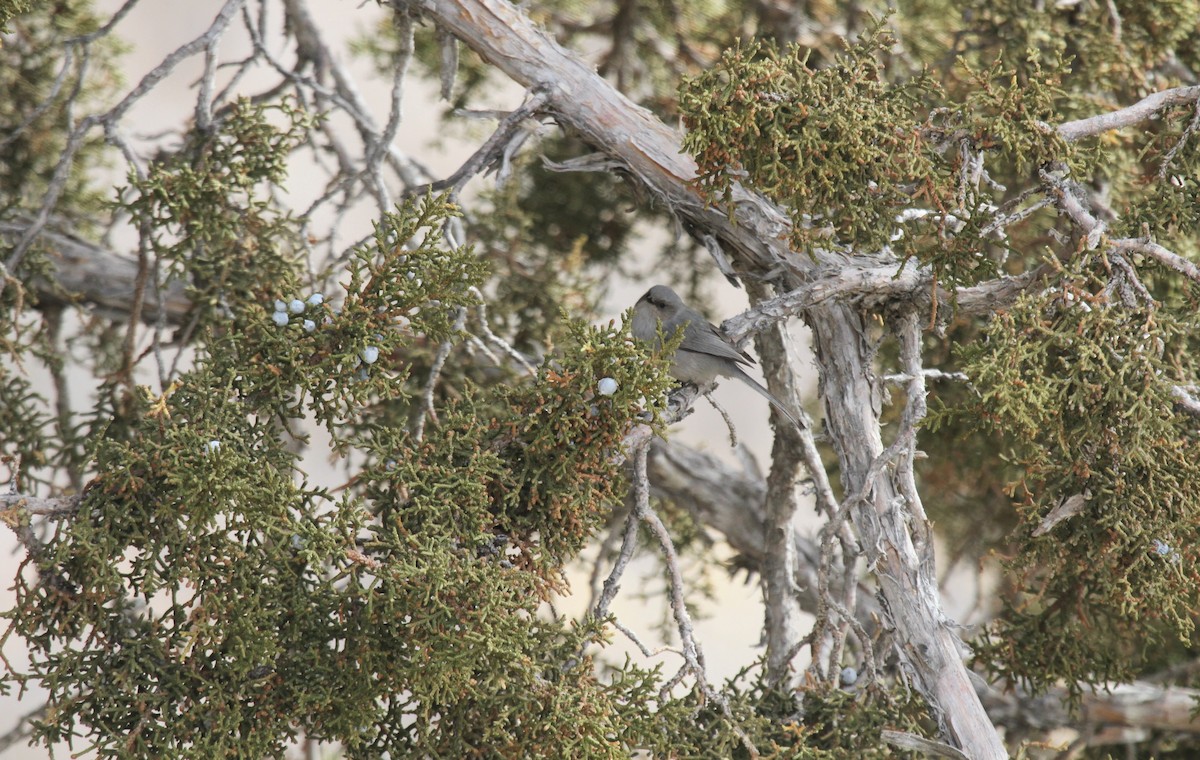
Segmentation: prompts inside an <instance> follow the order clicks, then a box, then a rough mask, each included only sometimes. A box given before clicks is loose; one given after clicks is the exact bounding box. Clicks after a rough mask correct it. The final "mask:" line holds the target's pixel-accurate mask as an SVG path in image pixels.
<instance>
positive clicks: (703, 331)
mask: <svg viewBox="0 0 1200 760" xmlns="http://www.w3.org/2000/svg"><path fill="white" fill-rule="evenodd" d="M682 347H683V348H686V349H687V350H688V351H695V352H696V353H698V354H711V355H712V356H719V357H721V358H722V359H729V360H730V361H734V362H737V363H738V364H745V365H746V366H750V365H752V364H754V360H753V359H751V358H750V354H748V353H746V352H745V351H739V350H737V348H736V347H734V345H733V343H731V342H730V341H729V338H726V337H725V336H724V335H722V334H721V332H720V331H719V330H717V328H715V327H713V326H712V325H711V324H709V323H708V322H707V321H701V320H697V319H693V320H692V321H691V322H688V326H687V330H685V331H684V334H683V346H682Z"/></svg>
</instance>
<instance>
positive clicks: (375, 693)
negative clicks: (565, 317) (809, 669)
mask: <svg viewBox="0 0 1200 760" xmlns="http://www.w3.org/2000/svg"><path fill="white" fill-rule="evenodd" d="M451 212H452V208H451V207H448V206H446V205H445V203H444V201H442V200H440V199H426V200H425V201H424V202H423V203H422V204H420V205H410V206H407V207H405V208H403V209H401V210H399V211H398V212H397V214H395V215H393V216H389V217H388V218H386V219H385V220H383V221H382V222H381V223H380V225H379V228H378V230H377V236H376V244H375V245H372V246H370V247H368V248H364V249H362V250H360V251H359V252H358V253H357V254H356V257H357V263H356V264H355V265H354V266H353V267H352V270H351V271H352V274H351V276H350V277H349V281H348V282H347V283H346V292H345V294H344V296H342V297H339V298H338V299H337V300H341V301H342V308H341V309H340V311H338V310H335V309H333V308H331V307H330V305H329V304H328V303H321V304H314V303H313V302H312V301H309V302H308V303H306V304H305V305H304V307H303V310H302V312H301V313H300V314H296V315H293V316H294V319H292V320H289V322H288V324H285V325H280V324H277V323H276V322H275V321H274V320H273V319H272V316H273V315H272V314H271V313H270V311H269V308H268V307H266V306H263V305H254V304H251V305H248V306H246V308H245V310H244V311H241V312H235V313H234V314H233V316H232V319H230V320H227V323H226V324H225V325H223V326H219V327H218V326H213V327H209V328H206V334H205V335H204V336H203V337H202V339H201V340H200V341H199V347H200V355H199V356H198V358H197V361H196V366H195V368H194V369H192V370H191V371H189V372H186V373H183V374H182V375H181V376H180V378H179V379H178V381H177V382H176V383H175V384H174V385H172V386H171V388H169V389H168V390H167V391H166V392H165V393H163V394H161V395H157V396H156V395H154V394H152V393H150V392H149V391H145V390H143V391H141V392H140V395H139V396H138V397H137V399H136V400H135V403H133V404H131V406H132V407H133V408H134V409H135V412H134V413H133V414H132V415H131V417H132V419H133V422H132V424H130V426H129V427H128V428H127V429H125V430H123V431H122V433H121V435H120V436H117V437H111V436H107V435H100V436H99V437H98V438H97V439H96V440H94V441H93V442H92V446H93V449H94V463H93V468H94V472H95V475H94V477H93V478H92V479H91V481H90V482H89V483H88V485H87V488H86V490H85V494H84V499H83V502H82V505H81V508H80V513H79V515H77V516H76V517H75V518H73V519H71V520H69V521H64V522H61V523H59V524H58V525H57V528H56V530H55V532H54V534H53V535H52V536H51V537H50V539H49V540H48V542H47V544H46V547H45V550H44V552H42V553H41V554H40V555H39V556H36V557H30V559H29V563H30V564H31V565H32V566H33V567H32V568H31V569H36V572H26V573H24V574H22V576H21V580H20V583H19V588H18V594H19V600H18V605H17V607H16V608H15V609H14V610H12V611H11V612H10V613H9V617H10V619H11V621H12V624H13V630H14V631H15V632H16V633H18V634H19V635H21V636H22V637H24V638H26V639H27V640H28V641H29V642H30V644H31V645H32V647H33V649H32V653H31V654H32V664H31V673H30V674H29V677H33V678H38V679H40V680H41V681H42V682H43V684H44V685H45V686H46V687H47V688H49V690H50V693H51V706H52V709H51V711H50V713H48V715H47V716H46V718H45V719H44V720H43V721H42V722H41V723H40V724H39V733H40V735H41V736H43V737H44V738H45V739H47V740H58V739H60V738H64V737H66V736H67V735H68V734H69V733H70V732H71V731H72V730H74V731H76V732H79V733H81V734H82V735H83V736H84V737H85V738H86V739H87V741H89V742H90V743H91V744H92V745H93V746H94V748H95V749H96V750H97V751H99V752H100V753H101V755H103V756H125V755H128V754H134V755H142V756H147V755H150V756H168V755H169V756H189V757H211V756H214V755H226V754H234V755H238V756H244V757H260V756H263V755H270V754H277V753H279V752H281V751H282V748H283V746H284V744H285V743H286V742H287V741H288V740H290V739H293V738H295V736H296V733H297V732H298V731H300V730H303V731H305V732H306V733H307V734H308V735H310V736H313V737H317V738H327V739H336V740H339V741H341V742H342V743H343V744H344V745H345V747H346V748H347V751H348V752H349V753H350V755H351V756H362V757H373V756H378V754H379V753H380V752H383V751H385V750H390V751H392V752H410V751H419V752H422V753H427V754H433V755H435V756H461V755H462V754H464V753H466V752H468V751H469V748H471V747H492V748H495V749H497V750H498V751H500V752H501V753H502V754H507V753H509V752H515V751H517V748H521V750H520V751H521V752H522V753H524V752H529V753H531V754H533V755H541V756H550V755H552V754H553V752H552V750H551V748H552V747H559V748H562V749H564V750H570V748H572V747H589V748H591V749H590V750H589V756H597V755H596V753H597V752H599V751H600V750H604V752H603V753H602V754H614V755H616V754H620V753H619V751H618V748H619V747H620V746H621V745H622V744H624V742H625V741H628V739H622V740H620V741H618V740H617V738H616V737H617V736H618V735H620V734H621V733H622V731H623V729H622V728H621V725H620V722H619V721H618V720H617V718H618V717H619V714H620V712H621V709H624V708H619V707H618V705H617V703H618V702H619V701H620V700H622V699H623V698H624V696H625V690H626V689H634V688H637V679H636V678H635V677H634V676H632V675H631V676H630V679H631V680H630V681H629V682H628V683H620V684H615V685H607V686H606V685H604V684H601V683H599V682H597V681H596V680H595V678H594V676H592V674H591V665H590V660H589V659H587V658H578V657H574V658H569V660H568V659H565V658H564V657H563V656H562V655H561V653H562V652H566V651H579V650H580V649H581V648H582V647H583V645H584V644H586V642H588V641H591V640H594V639H595V636H596V634H597V630H598V629H573V628H571V627H568V626H565V625H564V624H563V623H561V622H559V621H554V620H546V619H543V618H542V617H541V616H539V614H538V607H539V605H540V603H541V602H542V601H543V600H544V599H545V598H546V597H547V595H548V594H549V593H550V592H551V591H553V590H554V589H557V588H560V587H561V585H562V575H561V574H562V567H563V564H564V562H566V561H567V560H568V559H569V558H570V557H572V556H573V555H574V553H576V552H578V551H579V549H580V548H581V546H582V544H583V542H584V541H585V540H586V539H587V538H588V537H589V536H590V535H591V532H592V531H594V529H595V528H596V527H597V525H598V524H599V522H600V520H601V519H602V516H603V515H604V514H605V512H606V511H607V510H609V509H611V507H612V505H613V504H614V503H615V502H617V501H618V500H619V497H620V494H621V492H622V491H621V489H622V479H621V477H620V476H619V463H618V460H617V459H615V458H614V455H615V454H616V453H617V452H618V451H619V442H620V440H621V437H622V436H623V435H624V431H625V430H626V428H627V426H628V425H629V424H630V421H631V420H633V419H634V418H635V417H636V416H637V415H638V414H640V413H641V411H642V410H643V409H644V408H646V407H645V404H646V403H647V402H646V401H645V399H657V398H660V397H661V394H662V393H663V391H664V390H665V389H666V388H667V387H668V385H669V377H668V376H667V375H666V373H665V372H663V370H662V367H661V365H660V364H657V363H647V361H646V356H645V355H644V353H643V350H642V349H641V348H639V347H638V346H635V345H634V344H633V342H632V341H631V340H630V339H629V337H628V334H627V330H626V328H625V326H624V325H620V326H618V325H610V326H608V327H602V328H589V327H586V326H583V325H576V326H575V327H573V328H572V329H571V336H572V340H571V342H570V343H569V344H568V345H565V346H564V347H563V350H562V352H561V354H560V355H559V356H558V357H557V360H556V361H555V363H554V364H553V365H551V364H547V365H545V366H543V367H542V368H541V370H540V371H539V375H538V377H537V378H536V379H535V380H534V381H533V382H530V383H527V384H524V385H522V386H519V387H515V388H512V389H510V390H507V391H505V390H501V391H499V393H500V394H501V396H500V397H499V400H498V402H497V403H498V408H500V409H501V410H502V412H501V413H500V414H498V415H496V416H492V417H485V416H480V415H479V414H478V413H477V409H476V408H475V401H474V398H473V396H469V397H467V398H465V399H464V400H463V401H462V402H460V403H457V404H451V405H449V406H446V407H444V408H442V409H439V412H438V413H439V420H438V423H437V424H431V425H430V426H429V427H428V428H427V436H426V437H425V438H424V439H423V440H421V441H417V440H415V439H413V438H411V437H410V436H409V435H408V434H406V433H404V432H403V429H402V428H394V427H393V428H387V429H385V428H382V427H373V426H370V425H364V424H362V422H363V421H362V420H361V419H359V420H358V422H359V425H358V426H357V427H356V428H354V429H353V431H352V432H351V429H350V428H349V427H348V425H347V423H348V422H349V421H350V420H351V419H352V418H360V417H362V416H363V415H367V414H369V413H370V412H369V410H370V408H371V406H370V402H371V401H372V399H375V398H380V397H386V396H388V395H389V394H402V393H404V378H405V372H404V371H403V368H396V367H393V366H391V362H389V361H387V360H386V357H387V356H389V355H390V353H391V352H394V351H398V350H399V349H400V348H401V347H402V346H403V345H404V344H405V343H407V342H410V341H413V340H415V339H417V338H416V336H417V335H422V336H429V337H430V338H432V339H436V340H441V339H454V338H455V334H454V331H453V324H452V323H453V320H452V316H451V315H452V314H453V313H454V312H455V311H456V310H457V309H458V308H460V306H462V305H466V304H467V303H470V302H472V301H473V299H474V296H473V295H471V293H470V290H469V289H470V288H471V287H472V286H477V285H479V284H480V282H481V279H480V278H481V275H482V272H481V271H480V270H479V267H478V264H477V262H476V261H475V259H474V257H473V256H472V254H471V251H470V250H469V249H456V250H449V249H445V248H444V247H443V246H442V245H441V243H440V236H439V235H438V234H437V230H438V229H439V228H440V225H441V224H442V223H443V222H444V221H445V219H446V216H447V214H448V213H451ZM413 239H419V240H420V241H421V242H420V243H419V244H418V245H416V246H415V247H409V248H406V247H404V246H403V245H401V244H400V243H399V242H398V241H404V240H413ZM431 262H436V263H437V264H436V266H430V264H431ZM414 267H415V268H418V269H419V270H420V271H423V272H436V273H437V274H436V275H435V276H430V277H429V278H428V279H421V281H420V284H418V285H416V286H413V285H412V283H413V280H410V279H408V278H407V277H404V276H396V275H397V274H398V272H400V271H405V268H414ZM329 295H330V297H331V300H333V298H332V297H333V296H334V294H329ZM300 317H304V318H308V319H312V320H313V321H314V322H315V324H316V327H315V329H312V330H311V331H310V330H306V329H305V328H304V327H303V326H302V324H301V323H300ZM369 347H374V348H377V349H378V352H379V353H378V356H379V357H382V358H379V359H376V360H374V361H367V360H366V359H365V358H364V357H365V356H367V355H368V354H367V353H366V351H365V350H366V349H367V348H369ZM602 377H612V378H614V379H615V380H616V381H617V384H618V390H617V392H616V393H614V394H613V395H611V396H600V395H598V394H597V393H596V391H595V388H596V385H597V382H598V381H599V379H600V378H602ZM305 414H309V415H311V416H313V417H315V418H316V419H318V420H319V421H320V422H322V423H323V424H324V425H326V426H328V427H329V428H330V430H331V432H333V433H334V434H335V437H339V436H340V437H341V443H342V444H343V445H344V446H345V447H353V448H356V449H358V450H362V451H365V452H367V453H368V464H367V465H366V466H365V467H364V468H363V469H362V470H361V471H359V472H358V473H357V474H356V475H355V477H354V478H353V479H352V480H351V481H350V484H349V485H348V487H347V488H346V489H344V490H343V491H342V492H341V493H340V495H337V496H335V495H334V494H332V493H330V492H329V491H327V490H325V489H322V488H317V487H313V486H309V485H305V484H304V480H303V478H302V477H301V478H300V479H299V480H297V476H300V475H302V474H301V473H300V472H299V471H298V470H297V466H298V462H297V458H296V454H294V453H293V452H292V450H291V449H290V447H289V446H288V445H287V441H286V440H285V439H284V437H283V436H281V434H280V430H281V426H280V425H279V424H278V423H279V422H281V421H286V420H289V419H292V420H297V419H300V418H302V417H303V416H304V415H305ZM435 654H436V656H434V655H435ZM568 661H570V662H574V664H573V665H570V666H568V667H564V666H563V664H562V663H563V662H568ZM118 673H119V675H116V674H118ZM522 699H527V700H530V701H531V703H536V704H537V705H538V712H539V713H540V714H542V715H544V717H545V721H544V722H542V721H537V722H532V721H528V720H527V719H523V718H522V717H521V716H523V715H528V714H529V713H527V712H524V711H525V710H529V709H531V708H530V707H529V706H526V707H524V708H523V707H522V706H521V705H522ZM539 746H540V747H541V748H542V749H541V750H538V747H539ZM505 747H508V748H510V749H509V750H507V751H505V750H504V749H503V748H505ZM605 748H607V749H605Z"/></svg>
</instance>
